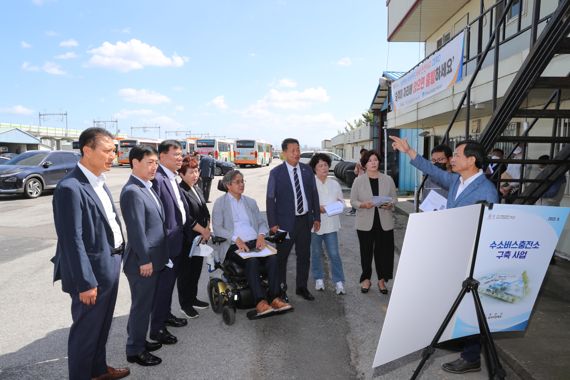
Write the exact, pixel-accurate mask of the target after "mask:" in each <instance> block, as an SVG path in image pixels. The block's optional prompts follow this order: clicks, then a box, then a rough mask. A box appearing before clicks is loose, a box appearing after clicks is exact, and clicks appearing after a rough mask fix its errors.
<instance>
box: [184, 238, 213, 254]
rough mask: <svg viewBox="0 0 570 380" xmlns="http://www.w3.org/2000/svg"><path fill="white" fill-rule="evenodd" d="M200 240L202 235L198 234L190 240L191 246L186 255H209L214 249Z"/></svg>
mask: <svg viewBox="0 0 570 380" xmlns="http://www.w3.org/2000/svg"><path fill="white" fill-rule="evenodd" d="M201 241H202V235H198V236H196V237H195V238H194V240H193V241H192V247H190V252H188V257H192V256H202V257H206V256H209V255H210V254H211V253H212V252H214V249H213V248H212V247H210V246H209V245H207V244H200V242H201Z"/></svg>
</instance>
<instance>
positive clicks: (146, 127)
mask: <svg viewBox="0 0 570 380" xmlns="http://www.w3.org/2000/svg"><path fill="white" fill-rule="evenodd" d="M137 129H142V131H143V132H146V131H148V130H149V129H158V138H159V139H160V125H156V126H154V127H149V126H145V127H131V136H134V135H133V130H137Z"/></svg>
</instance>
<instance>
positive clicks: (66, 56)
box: [55, 51, 77, 59]
mask: <svg viewBox="0 0 570 380" xmlns="http://www.w3.org/2000/svg"><path fill="white" fill-rule="evenodd" d="M75 58H77V54H75V53H74V52H72V51H68V52H67V53H63V54H59V55H56V56H55V59H75Z"/></svg>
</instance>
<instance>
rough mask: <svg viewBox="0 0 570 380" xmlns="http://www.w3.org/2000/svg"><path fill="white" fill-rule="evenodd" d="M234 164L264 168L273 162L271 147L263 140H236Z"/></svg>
mask: <svg viewBox="0 0 570 380" xmlns="http://www.w3.org/2000/svg"><path fill="white" fill-rule="evenodd" d="M235 152H236V153H235V160H234V164H236V165H239V166H240V167H242V168H243V167H244V166H246V165H253V166H266V165H269V164H270V163H271V161H272V160H273V146H272V145H271V144H270V143H268V142H265V141H263V140H236V148H235Z"/></svg>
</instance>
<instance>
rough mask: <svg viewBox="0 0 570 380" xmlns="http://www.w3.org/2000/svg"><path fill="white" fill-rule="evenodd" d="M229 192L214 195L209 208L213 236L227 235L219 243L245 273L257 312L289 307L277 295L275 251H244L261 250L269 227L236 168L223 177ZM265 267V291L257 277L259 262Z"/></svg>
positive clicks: (278, 288) (281, 309)
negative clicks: (264, 253) (259, 253)
mask: <svg viewBox="0 0 570 380" xmlns="http://www.w3.org/2000/svg"><path fill="white" fill-rule="evenodd" d="M222 182H223V184H224V185H225V186H226V188H227V189H228V193H227V194H225V195H223V196H221V197H219V198H218V199H216V202H215V203H214V209H213V211H212V214H213V219H212V222H213V224H214V232H215V234H216V236H220V237H223V238H226V239H227V240H226V243H225V244H222V245H221V246H220V252H226V250H227V254H226V257H225V262H228V261H233V262H234V263H236V264H238V265H240V266H242V267H243V268H244V269H245V275H246V278H247V282H248V284H249V287H250V288H251V293H252V295H253V298H254V300H255V305H256V307H255V309H256V311H257V315H264V314H268V313H271V312H273V311H284V310H288V309H291V307H292V306H291V305H290V304H288V303H286V302H285V301H283V300H282V299H281V298H279V296H278V295H279V294H280V293H281V288H280V282H279V267H278V263H277V255H276V254H271V255H269V256H264V257H255V256H251V255H248V256H247V257H248V258H242V257H241V256H240V254H241V253H243V252H250V251H254V250H260V251H261V250H263V249H264V248H265V234H266V233H267V232H268V231H269V227H268V226H267V221H266V220H265V217H264V216H263V215H261V212H260V211H259V207H258V206H257V203H256V202H255V200H254V199H253V198H250V197H246V196H245V195H243V191H244V189H245V181H244V179H243V175H242V174H241V172H240V171H239V170H232V171H229V172H228V173H226V174H225V175H224V178H223V179H222ZM261 264H263V265H264V266H265V269H266V270H267V277H268V282H269V289H268V292H265V291H264V290H263V287H262V286H261V278H260V266H261Z"/></svg>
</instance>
